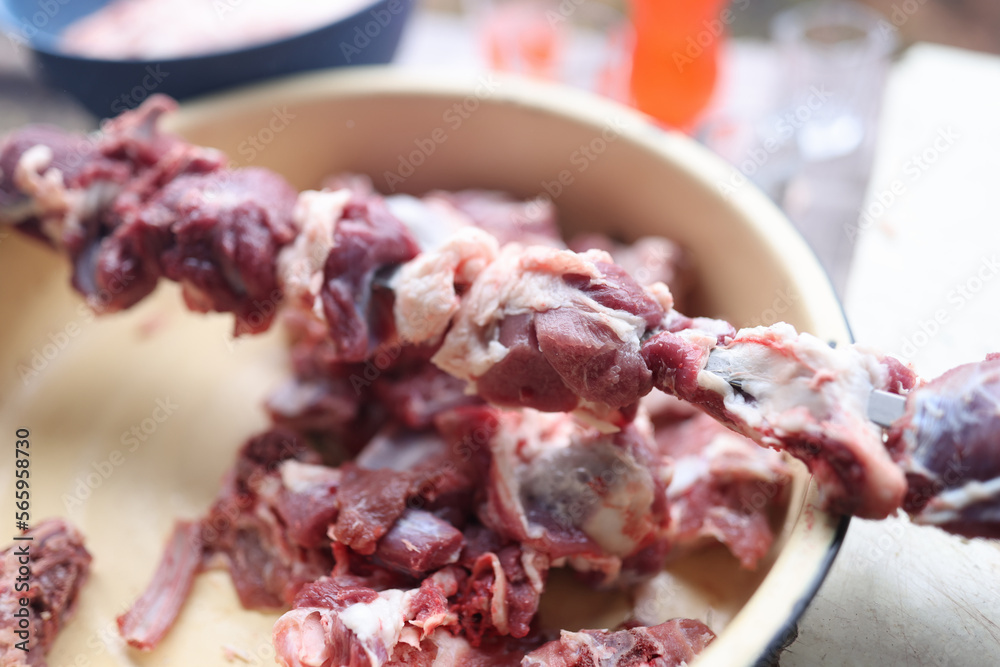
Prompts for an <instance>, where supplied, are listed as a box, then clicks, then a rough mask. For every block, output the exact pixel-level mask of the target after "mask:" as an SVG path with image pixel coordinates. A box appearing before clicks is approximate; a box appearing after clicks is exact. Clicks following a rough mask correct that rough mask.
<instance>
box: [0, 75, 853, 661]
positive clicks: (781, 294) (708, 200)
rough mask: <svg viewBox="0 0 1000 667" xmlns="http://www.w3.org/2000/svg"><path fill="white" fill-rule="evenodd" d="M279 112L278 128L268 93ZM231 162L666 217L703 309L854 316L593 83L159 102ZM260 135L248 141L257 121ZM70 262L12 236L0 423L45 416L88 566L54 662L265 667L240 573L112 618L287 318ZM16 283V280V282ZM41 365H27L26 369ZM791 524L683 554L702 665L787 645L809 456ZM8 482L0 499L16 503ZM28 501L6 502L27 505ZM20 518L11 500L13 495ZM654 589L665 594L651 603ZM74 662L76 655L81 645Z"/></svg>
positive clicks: (590, 614) (249, 406) (735, 190)
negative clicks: (703, 635) (112, 292)
mask: <svg viewBox="0 0 1000 667" xmlns="http://www.w3.org/2000/svg"><path fill="white" fill-rule="evenodd" d="M276 107H277V108H278V109H279V110H280V111H281V113H283V114H284V116H283V118H284V121H283V125H282V129H281V131H280V132H270V133H268V134H267V135H266V138H267V141H263V139H264V138H265V137H264V136H262V134H263V130H264V129H266V128H270V127H273V119H274V114H275V113H276V111H275V108H276ZM167 122H168V125H169V127H170V129H172V130H174V131H177V132H179V133H181V134H182V135H184V136H185V137H186V138H188V139H189V140H191V141H193V142H196V143H200V144H206V145H211V146H215V147H218V148H221V149H223V150H225V151H226V152H228V153H229V155H230V156H232V158H233V161H234V162H235V163H236V164H237V165H239V166H248V165H254V166H265V167H269V168H272V169H275V170H277V171H279V172H281V173H282V174H283V175H284V176H286V177H287V178H288V179H289V180H290V181H291V182H292V183H293V185H295V186H296V187H298V188H310V187H317V186H318V185H319V183H320V181H321V179H322V177H323V176H325V175H327V174H331V173H336V172H343V171H353V172H363V173H366V174H368V175H369V176H371V177H372V179H373V180H374V182H375V185H376V187H378V188H379V189H380V190H382V191H385V192H392V191H396V192H411V193H421V192H424V191H427V190H430V189H435V188H444V189H459V188H468V187H479V188H493V189H498V190H505V191H509V192H512V193H514V194H516V195H520V196H533V195H538V194H545V193H547V194H548V195H549V196H551V197H552V198H553V200H554V202H555V204H556V206H557V207H558V209H559V213H560V218H561V220H562V223H563V225H564V228H565V230H566V231H567V232H576V231H584V230H598V231H604V232H609V233H611V234H613V235H616V236H620V237H623V238H626V239H628V238H635V237H638V236H641V235H648V234H661V235H665V236H668V237H670V238H672V239H675V240H677V241H679V242H681V243H683V244H684V245H685V246H686V247H687V248H688V249H689V250H690V251H691V253H692V255H693V259H694V262H695V264H696V271H697V279H698V288H697V291H696V295H695V298H694V301H693V302H692V304H691V305H689V306H688V311H689V313H690V314H701V315H709V316H723V317H726V318H728V319H729V320H731V321H733V322H734V323H736V324H738V325H755V324H761V323H764V324H768V323H771V322H774V321H776V320H779V319H782V320H785V321H788V322H790V323H792V324H793V325H795V326H796V327H798V328H799V329H801V330H804V331H809V332H811V333H813V334H816V335H817V336H820V337H821V338H823V339H825V340H830V341H836V342H838V343H841V344H846V343H849V342H850V333H849V331H848V327H847V324H846V322H845V320H844V317H843V314H842V312H841V309H840V306H839V304H838V301H837V299H836V297H835V295H834V292H833V290H832V288H831V287H830V284H829V281H828V280H827V278H826V276H825V275H824V273H823V272H822V270H821V269H820V267H819V265H818V264H817V262H816V261H815V259H814V257H813V255H812V254H811V252H810V251H809V250H808V248H807V246H806V244H805V243H804V241H803V240H802V239H801V238H800V237H799V235H798V234H797V233H796V232H795V231H794V230H793V228H792V226H791V225H790V224H789V222H788V221H787V220H786V219H785V218H784V217H783V216H782V215H781V213H780V212H779V211H778V210H777V209H776V208H775V207H774V206H773V205H772V204H771V203H770V202H769V201H768V200H767V199H766V198H765V197H764V196H763V195H762V194H760V193H759V192H757V191H756V190H754V189H753V187H752V186H749V185H742V186H741V187H727V188H725V190H726V192H727V194H726V195H725V196H724V195H723V188H722V187H721V186H722V185H723V184H731V183H738V182H740V180H739V179H738V178H736V177H735V173H734V171H733V170H732V169H731V168H730V167H728V166H726V165H724V164H723V163H722V162H721V161H720V160H718V159H717V158H715V157H713V156H712V155H710V154H709V153H708V152H707V151H705V150H704V149H702V148H701V147H699V146H698V145H696V144H695V143H694V142H693V141H691V140H690V139H688V138H686V137H684V136H682V135H679V134H674V133H670V132H665V131H663V130H660V129H658V128H656V127H655V126H653V125H652V124H651V123H649V122H647V120H646V119H645V118H644V117H643V116H641V115H640V114H638V113H636V112H634V111H632V110H629V109H627V108H624V107H622V106H619V105H617V104H615V103H612V102H608V101H604V100H601V99H597V98H595V97H592V96H590V95H588V94H585V93H581V92H577V91H572V90H568V89H564V88H559V87H552V86H548V85H543V84H535V83H529V82H524V81H519V80H513V79H506V78H494V77H492V76H484V77H483V78H481V79H478V80H465V81H445V80H441V79H440V78H437V77H420V76H414V75H413V74H409V73H400V72H397V71H394V70H391V69H381V70H369V71H359V72H340V73H333V72H328V73H316V74H309V75H302V76H299V77H296V78H292V79H287V80H283V81H280V82H274V83H268V84H264V85H259V86H255V87H251V88H247V89H244V90H240V91H236V92H231V93H225V94H221V95H218V96H215V97H212V98H209V99H203V100H200V101H195V102H191V103H188V104H185V105H184V106H183V107H182V108H181V110H180V111H179V112H178V113H176V114H174V115H173V116H172V117H170V118H169V119H167ZM251 137H254V138H257V142H256V146H254V145H252V144H250V143H248V141H249V139H248V138H251ZM68 282H69V281H68V271H67V268H66V267H65V266H64V265H63V263H62V262H61V261H59V260H58V259H57V258H56V257H55V256H54V255H53V254H52V253H50V252H49V251H47V250H46V249H45V248H43V247H40V246H39V245H37V244H35V243H33V242H30V241H26V240H24V239H21V238H19V237H16V236H14V235H10V236H9V237H8V238H6V239H4V240H3V241H2V243H0V284H2V285H6V286H8V288H7V289H5V290H4V292H3V293H2V296H0V318H2V319H0V321H3V322H4V325H3V327H2V330H0V366H2V368H3V369H4V370H5V373H4V374H3V375H2V376H0V432H3V433H13V432H14V430H15V429H17V428H28V429H30V430H31V433H32V438H33V441H32V442H33V444H34V449H33V450H32V451H33V456H35V457H36V458H35V459H34V460H33V466H34V468H33V472H32V475H33V478H35V479H37V482H36V487H35V489H36V490H35V492H34V496H33V497H34V500H33V517H37V518H42V517H45V516H50V515H61V516H66V517H68V518H69V519H71V520H72V521H74V522H75V523H76V524H77V525H78V526H80V527H81V528H82V530H83V531H84V533H85V535H86V536H87V538H88V544H89V547H90V548H91V549H92V551H93V553H94V557H95V559H94V569H93V575H92V579H91V581H90V583H89V584H88V585H87V587H86V588H85V589H84V592H83V595H82V599H81V608H80V610H79V613H78V614H77V616H76V617H75V618H74V620H73V621H72V622H71V623H70V625H69V626H68V627H67V628H66V630H65V631H64V634H63V635H62V636H61V637H60V639H59V641H58V642H57V644H56V646H55V648H54V650H53V654H52V656H51V659H50V662H51V663H52V664H84V663H85V664H87V665H90V666H93V667H98V666H100V667H103V666H112V665H113V666H115V667H120V666H123V665H150V666H151V665H175V664H188V660H189V658H190V656H191V655H198V656H199V664H201V665H219V666H220V667H222V666H224V665H228V664H230V660H231V659H233V656H239V657H240V659H242V660H245V661H246V662H247V663H248V664H251V665H255V664H261V665H263V664H272V663H273V649H272V648H271V645H270V627H271V624H272V623H273V620H274V618H275V617H274V616H273V615H268V614H261V613H257V612H251V611H246V610H243V609H242V608H240V606H239V603H238V601H237V600H236V597H235V595H234V593H233V590H232V587H231V585H230V583H229V580H228V575H227V574H226V573H224V572H209V573H206V574H204V575H202V576H200V577H199V578H198V580H197V582H196V584H195V587H194V590H193V591H192V596H191V599H190V601H189V603H188V604H187V606H186V607H185V608H184V610H183V613H182V615H181V618H180V620H179V622H178V624H177V626H176V627H175V628H174V630H173V631H172V633H171V634H170V635H169V636H168V637H167V639H166V640H165V642H164V643H163V645H161V647H159V648H158V649H157V650H156V651H154V652H153V653H152V654H149V655H143V654H139V653H137V652H134V651H132V650H130V649H127V648H126V647H124V646H122V644H121V641H120V640H119V639H118V638H117V635H116V634H115V632H114V630H115V628H114V618H115V616H116V615H118V614H120V613H121V612H122V611H123V610H124V609H125V608H126V607H127V606H128V604H129V603H130V602H131V601H132V600H133V599H134V598H135V596H136V595H137V594H138V593H139V592H140V591H141V590H142V588H143V587H144V586H145V585H146V583H147V581H148V580H149V577H150V576H151V574H152V571H153V568H154V567H155V564H156V563H157V560H158V558H159V556H160V552H161V548H162V546H163V544H164V541H165V539H166V536H167V534H168V532H169V530H170V527H171V524H172V522H173V521H174V520H175V519H177V518H192V517H197V516H199V515H200V514H201V513H202V512H204V511H205V509H206V508H207V507H208V505H209V504H210V502H211V500H212V498H213V496H214V495H215V493H216V491H217V489H218V487H219V480H220V477H221V475H222V474H223V472H224V471H225V470H226V469H227V468H228V466H229V465H230V464H231V462H232V460H233V456H234V452H235V450H236V448H237V447H238V446H239V445H240V443H241V442H242V441H243V439H244V438H246V437H247V436H248V435H250V434H252V433H254V432H255V431H257V430H259V429H260V428H262V427H263V426H264V425H265V418H264V415H263V411H262V410H261V409H260V403H261V400H262V398H263V396H264V395H266V393H267V392H268V391H269V390H270V389H272V388H273V387H274V386H275V385H276V384H277V383H278V382H279V381H280V379H281V377H282V375H283V373H285V372H286V371H285V366H284V364H285V360H284V356H283V350H282V347H281V340H280V336H278V335H276V334H275V333H274V332H272V333H269V334H267V335H265V336H261V337H255V338H253V339H248V340H243V339H240V340H237V341H234V340H233V339H232V338H231V337H230V334H229V332H230V330H231V327H232V323H231V319H230V318H229V317H228V316H222V315H218V316H203V315H198V316H195V315H191V314H189V313H187V312H186V311H185V310H184V308H183V306H182V305H181V300H180V298H179V294H178V290H177V289H176V288H175V286H173V285H161V287H160V288H159V289H158V290H157V292H156V294H154V295H153V297H152V298H150V299H149V300H147V301H146V302H144V303H142V304H141V305H140V306H139V307H138V308H136V309H134V310H132V311H129V312H127V313H124V314H120V315H114V316H109V317H106V318H99V319H96V320H95V319H94V318H93V316H92V315H90V313H89V312H88V311H87V310H86V308H85V307H84V306H83V305H82V302H81V300H80V299H79V298H78V297H77V296H76V295H75V294H74V293H73V292H71V291H70V289H69V286H68ZM12 285H17V286H18V287H17V289H11V288H10V286H12ZM27 371H30V372H27ZM796 471H797V475H796V477H795V479H794V482H793V484H792V489H791V494H790V495H791V499H790V502H789V504H788V509H787V512H785V513H784V514H783V515H782V516H778V517H776V519H775V520H776V525H777V527H778V539H777V541H776V543H775V546H774V548H773V549H772V552H771V553H770V554H769V555H768V556H767V557H766V558H765V559H764V560H763V562H761V563H760V565H759V567H758V568H757V570H756V571H753V572H748V571H743V570H740V569H739V567H738V565H737V563H736V561H735V559H733V558H732V557H730V556H729V555H728V554H727V553H726V552H725V551H724V550H723V549H722V548H710V549H708V550H707V551H705V552H704V553H701V554H699V555H697V556H696V557H690V558H687V559H684V560H681V561H678V562H676V563H673V564H672V565H671V566H670V572H671V573H672V575H673V578H672V579H671V580H670V581H671V585H670V586H668V587H667V589H666V590H665V592H664V594H663V595H662V596H661V597H660V598H659V599H654V600H653V604H652V612H651V611H650V609H646V613H647V614H648V613H653V615H655V616H659V617H661V618H660V620H666V619H667V618H671V617H676V616H688V617H695V618H701V619H702V620H706V621H707V622H708V623H709V625H711V626H712V627H713V629H714V630H715V631H716V632H717V633H718V639H717V640H716V641H715V642H714V643H713V644H712V646H710V647H709V649H708V650H707V651H706V652H705V653H704V654H703V655H702V656H701V657H700V658H699V660H698V662H697V665H698V666H699V667H710V666H711V667H735V666H740V665H745V666H747V667H749V666H751V665H755V664H757V663H758V662H759V661H761V660H764V661H765V663H766V661H767V660H770V659H772V658H773V657H774V656H775V655H776V653H777V651H778V649H779V647H780V646H781V645H782V644H783V643H786V642H787V641H788V640H789V639H790V638H791V635H790V630H791V628H792V627H793V624H794V623H795V621H796V620H797V619H798V617H799V616H800V614H801V613H802V612H803V610H804V609H805V607H806V605H807V604H808V603H809V601H810V599H811V598H812V596H813V594H814V593H815V592H816V589H817V588H818V587H819V585H820V583H821V582H822V580H823V577H824V576H825V574H826V572H827V570H828V568H829V567H830V564H831V562H832V560H833V558H834V556H835V555H836V551H837V549H838V547H839V545H840V541H841V539H842V537H843V534H844V531H845V530H846V527H847V520H846V519H843V518H841V517H837V516H832V515H830V514H827V513H825V512H823V511H822V510H820V509H819V508H818V507H817V505H816V498H817V497H816V490H815V488H814V484H813V483H812V481H811V479H810V477H809V476H808V474H807V472H806V471H805V469H804V467H802V466H798V467H796ZM12 496H13V494H4V497H3V498H2V500H0V509H4V511H6V508H7V507H8V505H10V504H11V501H10V500H9V498H10V497H12ZM11 509H12V507H11ZM7 515H9V512H8V513H7ZM560 579H561V578H560V577H555V581H554V584H553V590H552V591H551V592H549V593H547V595H546V597H545V599H544V600H543V607H542V611H541V614H542V616H541V621H542V623H543V624H545V625H546V626H548V627H558V628H567V629H574V630H575V629H580V628H583V627H608V626H613V625H615V624H617V623H618V622H620V621H621V620H622V619H623V618H624V617H625V616H626V615H627V614H628V613H629V612H630V604H631V603H630V601H629V599H628V598H627V597H626V596H625V595H623V594H621V593H610V592H605V593H595V592H590V591H584V590H580V588H578V587H577V586H574V585H571V584H567V583H566V582H562V581H560ZM647 606H649V605H647ZM75 661H79V662H75Z"/></svg>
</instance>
